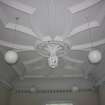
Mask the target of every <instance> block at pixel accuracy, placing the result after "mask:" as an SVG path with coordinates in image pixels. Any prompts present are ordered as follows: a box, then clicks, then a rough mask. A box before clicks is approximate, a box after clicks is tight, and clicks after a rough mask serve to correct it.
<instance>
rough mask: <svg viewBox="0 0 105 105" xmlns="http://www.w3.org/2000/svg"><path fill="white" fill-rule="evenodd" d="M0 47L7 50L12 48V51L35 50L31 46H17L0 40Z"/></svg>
mask: <svg viewBox="0 0 105 105" xmlns="http://www.w3.org/2000/svg"><path fill="white" fill-rule="evenodd" d="M0 45H2V46H5V47H9V48H14V49H23V50H35V48H34V47H33V46H25V45H19V44H14V43H11V42H8V41H3V40H0Z"/></svg>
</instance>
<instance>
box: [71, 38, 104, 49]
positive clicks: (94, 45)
mask: <svg viewBox="0 0 105 105" xmlns="http://www.w3.org/2000/svg"><path fill="white" fill-rule="evenodd" d="M103 44H105V39H102V40H99V41H96V42H93V44H92V46H93V47H96V46H99V45H103ZM90 47H91V43H87V44H82V45H76V46H72V48H71V50H80V49H87V48H90Z"/></svg>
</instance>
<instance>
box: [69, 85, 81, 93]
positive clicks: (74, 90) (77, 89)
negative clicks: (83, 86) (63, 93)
mask: <svg viewBox="0 0 105 105" xmlns="http://www.w3.org/2000/svg"><path fill="white" fill-rule="evenodd" d="M71 90H72V92H77V91H79V88H78V87H77V86H73V87H72V89H71Z"/></svg>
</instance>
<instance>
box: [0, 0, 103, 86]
mask: <svg viewBox="0 0 105 105" xmlns="http://www.w3.org/2000/svg"><path fill="white" fill-rule="evenodd" d="M104 11H105V1H104V0H9V1H8V0H0V52H1V54H0V56H1V57H0V61H1V64H0V66H1V68H2V69H1V70H0V71H1V72H0V73H4V74H3V75H4V77H1V81H5V82H6V83H10V84H12V85H14V86H16V87H24V86H26V87H30V86H32V85H35V86H36V85H38V84H41V85H40V86H39V88H40V87H44V86H45V87H46V86H50V85H49V84H50V82H51V81H53V84H54V85H52V86H51V87H57V84H58V83H60V84H61V86H62V87H63V86H64V87H67V86H68V85H67V84H69V86H68V87H70V86H73V85H78V86H79V87H81V86H82V87H85V88H86V87H87V86H89V87H91V86H93V85H94V82H95V83H96V84H100V83H101V82H103V81H104V77H105V75H104V74H105V72H104V66H105V65H104V63H105V60H104V50H105V48H104V46H105V45H104V44H105V29H104V28H105V20H104V17H105V12H104ZM16 17H19V20H17V21H16ZM15 29H16V31H15ZM90 32H91V38H92V42H93V46H94V47H95V48H96V49H99V50H100V51H101V52H102V54H103V60H102V62H101V63H100V64H97V65H92V64H90V63H89V62H88V59H87V56H88V52H89V48H90V47H91V41H90ZM48 36H50V37H51V38H55V37H60V38H62V39H63V41H64V42H65V43H68V44H69V45H70V49H69V51H68V52H67V54H66V55H65V56H64V57H60V58H59V65H58V67H56V68H55V69H51V68H50V67H49V66H48V63H47V58H46V57H43V56H41V55H40V54H39V53H38V52H37V49H35V46H36V44H37V42H38V41H39V39H41V40H43V39H44V38H45V37H48ZM10 49H12V50H15V51H17V52H18V54H19V61H18V63H17V64H15V65H8V64H6V62H5V61H4V60H3V55H4V54H5V52H6V51H7V50H10ZM2 62H3V63H4V65H2ZM8 67H9V68H8ZM8 72H9V73H10V74H9V73H8ZM8 78H9V79H8ZM55 78H56V79H55ZM66 79H67V80H66ZM7 80H10V81H7ZM78 81H79V82H80V84H78ZM37 83H38V84H37ZM92 83H93V84H92ZM59 86H60V85H59ZM51 87H50V88H51ZM46 88H47V87H46ZM57 88H58V87H57Z"/></svg>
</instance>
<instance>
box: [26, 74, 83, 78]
mask: <svg viewBox="0 0 105 105" xmlns="http://www.w3.org/2000/svg"><path fill="white" fill-rule="evenodd" d="M73 77H77V78H81V77H84V76H83V75H82V74H78V75H77V74H75V75H72V74H71V75H50V76H48V75H47V76H46V75H24V78H73Z"/></svg>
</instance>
